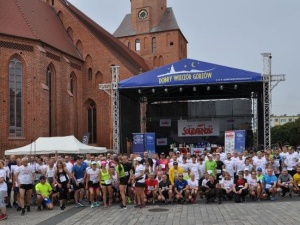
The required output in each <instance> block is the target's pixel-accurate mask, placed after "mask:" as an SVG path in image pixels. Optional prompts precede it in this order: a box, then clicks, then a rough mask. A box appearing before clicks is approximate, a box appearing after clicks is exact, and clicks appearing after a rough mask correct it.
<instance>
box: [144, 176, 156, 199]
mask: <svg viewBox="0 0 300 225" xmlns="http://www.w3.org/2000/svg"><path fill="white" fill-rule="evenodd" d="M154 178H155V174H154V173H150V174H149V178H148V179H147V180H146V181H145V198H146V199H145V202H146V200H147V201H148V202H151V201H152V202H153V203H154V202H155V199H156V197H157V191H158V181H157V180H156V179H154Z"/></svg>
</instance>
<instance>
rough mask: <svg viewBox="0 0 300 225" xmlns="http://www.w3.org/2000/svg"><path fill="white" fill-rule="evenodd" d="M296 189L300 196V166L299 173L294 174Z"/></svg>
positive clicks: (299, 167)
mask: <svg viewBox="0 0 300 225" xmlns="http://www.w3.org/2000/svg"><path fill="white" fill-rule="evenodd" d="M293 179H294V191H295V193H297V194H298V195H299V196H300V166H298V167H297V173H296V174H295V175H294V176H293Z"/></svg>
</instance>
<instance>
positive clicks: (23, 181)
mask: <svg viewBox="0 0 300 225" xmlns="http://www.w3.org/2000/svg"><path fill="white" fill-rule="evenodd" d="M16 177H17V179H18V186H19V190H20V206H21V208H22V213H21V215H22V216H24V215H25V192H26V195H27V206H26V208H27V212H30V205H29V204H30V203H31V197H32V188H33V182H34V180H35V171H34V169H33V168H32V167H30V166H29V165H28V158H27V157H24V158H22V166H20V167H19V169H18V171H17V172H16Z"/></svg>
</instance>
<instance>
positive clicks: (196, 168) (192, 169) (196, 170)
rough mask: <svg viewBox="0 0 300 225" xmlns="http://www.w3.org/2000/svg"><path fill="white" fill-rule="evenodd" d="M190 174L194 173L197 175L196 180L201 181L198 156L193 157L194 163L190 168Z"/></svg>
mask: <svg viewBox="0 0 300 225" xmlns="http://www.w3.org/2000/svg"><path fill="white" fill-rule="evenodd" d="M189 170H190V173H194V174H195V179H196V180H199V179H200V177H201V174H200V171H201V170H200V165H199V163H198V162H197V161H196V156H195V155H193V156H192V163H190V167H189Z"/></svg>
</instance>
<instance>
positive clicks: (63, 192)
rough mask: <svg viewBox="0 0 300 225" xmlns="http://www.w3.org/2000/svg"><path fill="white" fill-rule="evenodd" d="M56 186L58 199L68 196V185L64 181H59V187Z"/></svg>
mask: <svg viewBox="0 0 300 225" xmlns="http://www.w3.org/2000/svg"><path fill="white" fill-rule="evenodd" d="M56 187H57V191H58V192H59V200H63V199H67V198H68V187H67V184H66V183H61V188H59V187H58V186H56Z"/></svg>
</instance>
